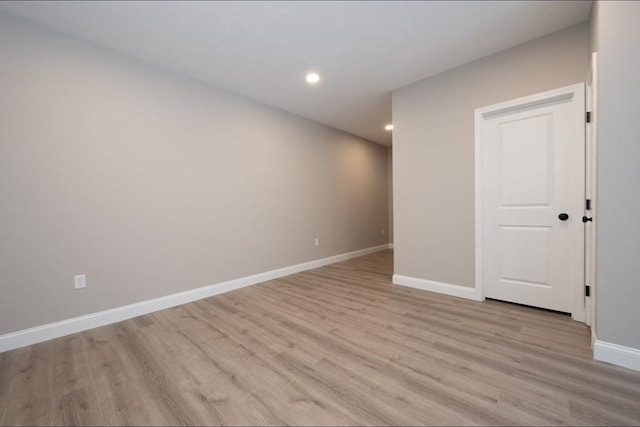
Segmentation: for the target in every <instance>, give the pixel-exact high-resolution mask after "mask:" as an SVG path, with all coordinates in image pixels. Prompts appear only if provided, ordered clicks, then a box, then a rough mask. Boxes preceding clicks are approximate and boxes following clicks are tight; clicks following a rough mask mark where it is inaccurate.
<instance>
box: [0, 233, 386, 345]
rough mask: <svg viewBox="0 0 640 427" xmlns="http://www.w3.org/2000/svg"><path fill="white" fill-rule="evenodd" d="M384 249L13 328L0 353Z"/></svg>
mask: <svg viewBox="0 0 640 427" xmlns="http://www.w3.org/2000/svg"><path fill="white" fill-rule="evenodd" d="M385 249H389V244H384V245H380V246H374V247H371V248H366V249H361V250H358V251H353V252H347V253H344V254H340V255H334V256H330V257H327V258H322V259H317V260H314V261H309V262H303V263H301V264H296V265H292V266H289V267H283V268H279V269H277V270H271V271H266V272H264V273H258V274H254V275H252V276H246V277H241V278H238V279H233V280H229V281H226V282H221V283H216V284H213V285H208V286H204V287H201V288H197V289H191V290H188V291H184V292H179V293H177V294H172V295H167V296H163V297H159V298H154V299H150V300H146V301H142V302H138V303H135V304H129V305H125V306H122V307H116V308H112V309H109V310H104V311H99V312H97V313H91V314H87V315H84V316H79V317H74V318H72V319H67V320H62V321H59V322H54V323H48V324H46V325H41V326H36V327H34V328H29V329H23V330H20V331H16V332H11V333H8V334H4V335H0V353H2V352H4V351H9V350H13V349H15V348H19V347H24V346H27V345H31V344H36V343H39V342H42V341H47V340H50V339H53V338H59V337H62V336H65V335H69V334H74V333H76V332H82V331H86V330H87V329H92V328H97V327H99V326H104V325H108V324H110V323H115V322H120V321H122V320H127V319H131V318H133V317H137V316H142V315H143V314H148V313H152V312H154V311H158V310H164V309H166V308H169V307H175V306H177V305H182V304H186V303H189V302H192V301H197V300H200V299H203V298H208V297H211V296H214V295H219V294H222V293H225V292H229V291H233V290H235V289H240V288H244V287H246V286H251V285H255V284H258V283H262V282H266V281H268V280H272V279H277V278H278V277H283V276H288V275H290V274H294V273H299V272H301V271H306V270H311V269H314V268H318V267H322V266H325V265H329V264H333V263H336V262H340V261H346V260H348V259H351V258H356V257H359V256H363V255H368V254H371V253H374V252H378V251H382V250H385Z"/></svg>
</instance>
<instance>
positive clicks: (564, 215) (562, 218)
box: [558, 212, 569, 221]
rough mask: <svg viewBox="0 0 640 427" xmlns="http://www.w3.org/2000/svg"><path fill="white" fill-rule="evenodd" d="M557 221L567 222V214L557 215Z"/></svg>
mask: <svg viewBox="0 0 640 427" xmlns="http://www.w3.org/2000/svg"><path fill="white" fill-rule="evenodd" d="M558 219H559V220H560V221H566V220H568V219H569V214H566V213H564V212H563V213H561V214H560V215H558Z"/></svg>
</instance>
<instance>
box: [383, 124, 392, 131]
mask: <svg viewBox="0 0 640 427" xmlns="http://www.w3.org/2000/svg"><path fill="white" fill-rule="evenodd" d="M384 130H393V125H392V124H391V123H389V124H388V125H386V126H385V127H384Z"/></svg>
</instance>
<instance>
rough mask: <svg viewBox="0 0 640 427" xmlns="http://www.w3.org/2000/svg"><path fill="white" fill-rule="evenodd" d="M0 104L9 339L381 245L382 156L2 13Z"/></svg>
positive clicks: (1, 327) (1, 314) (4, 304)
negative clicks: (83, 278)
mask: <svg viewBox="0 0 640 427" xmlns="http://www.w3.org/2000/svg"><path fill="white" fill-rule="evenodd" d="M0 95H1V96H0V199H1V205H0V237H1V238H0V333H8V332H12V331H17V330H20V329H24V328H28V327H32V326H36V325H42V324H45V323H48V322H53V321H58V320H63V319H67V318H71V317H75V316H79V315H83V314H87V313H92V312H96V311H99V310H104V309H109V308H113V307H118V306H122V305H125V304H131V303H135V302H138V301H142V300H146V299H150V298H154V297H159V296H164V295H168V294H172V293H175V292H180V291H185V290H189V289H193V288H197V287H201V286H205V285H209V284H213V283H217V282H221V281H225V280H229V279H233V278H237V277H242V276H247V275H251V274H255V273H259V272H264V271H269V270H272V269H276V268H280V267H285V266H289V265H293V264H297V263H301V262H305V261H309V260H313V259H319V258H323V257H327V256H331V255H336V254H340V253H345V252H349V251H354V250H357V249H363V248H367V247H371V246H376V245H380V244H383V243H386V242H387V235H385V236H381V235H380V229H381V228H386V227H387V223H388V203H387V173H388V170H387V147H384V146H381V145H378V144H375V143H372V142H369V141H366V140H363V139H360V138H357V137H355V136H353V135H348V134H345V133H343V132H340V131H337V130H335V129H332V128H329V127H327V126H324V125H320V124H317V123H315V122H312V121H309V120H306V119H303V118H300V117H298V116H294V115H292V114H289V113H285V112H283V111H280V110H277V109H274V108H270V107H266V106H264V105H262V104H259V103H257V102H254V101H251V100H249V99H246V98H243V97H240V96H236V95H233V94H230V93H227V92H224V91H222V90H218V89H216V88H212V87H211V86H207V85H204V84H200V83H198V82H196V81H193V80H189V79H186V78H182V77H180V76H178V75H175V74H173V73H170V72H167V71H165V70H163V69H160V68H157V67H154V66H151V65H147V64H145V63H142V62H138V61H136V60H133V59H130V58H127V57H125V56H121V55H119V54H116V53H113V52H112V51H109V50H106V49H103V48H100V47H98V46H95V45H92V44H89V43H85V42H83V41H80V40H76V39H72V38H69V37H66V36H63V35H61V34H59V33H55V32H51V31H49V30H46V29H44V28H43V27H39V26H36V25H34V24H30V23H28V22H26V21H23V20H21V19H18V18H16V17H13V16H10V15H6V14H3V15H2V16H0ZM315 237H319V238H320V243H321V244H320V246H319V247H315V246H314V244H313V240H314V238H315ZM80 273H85V274H87V279H88V287H87V288H86V289H83V290H74V289H73V276H74V275H75V274H80Z"/></svg>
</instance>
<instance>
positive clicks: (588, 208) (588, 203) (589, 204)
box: [584, 199, 591, 211]
mask: <svg viewBox="0 0 640 427" xmlns="http://www.w3.org/2000/svg"><path fill="white" fill-rule="evenodd" d="M584 208H585V209H586V210H588V211H590V210H591V199H587V201H586V202H585V204H584Z"/></svg>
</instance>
